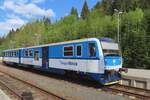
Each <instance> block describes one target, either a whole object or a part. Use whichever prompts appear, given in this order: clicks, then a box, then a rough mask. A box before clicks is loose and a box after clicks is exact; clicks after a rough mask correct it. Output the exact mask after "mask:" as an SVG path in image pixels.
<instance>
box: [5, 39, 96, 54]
mask: <svg viewBox="0 0 150 100" xmlns="http://www.w3.org/2000/svg"><path fill="white" fill-rule="evenodd" d="M92 40H94V41H98V38H85V39H78V40H71V41H64V42H56V43H49V44H44V45H38V46H30V47H24V48H15V49H8V50H3V51H10V50H19V49H25V48H38V47H45V46H50V45H59V44H66V43H72V42H83V41H92Z"/></svg>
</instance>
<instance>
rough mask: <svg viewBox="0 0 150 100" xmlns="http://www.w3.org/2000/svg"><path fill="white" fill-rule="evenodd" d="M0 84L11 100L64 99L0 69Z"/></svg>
mask: <svg viewBox="0 0 150 100" xmlns="http://www.w3.org/2000/svg"><path fill="white" fill-rule="evenodd" d="M0 86H1V88H2V89H3V90H5V91H7V92H8V94H9V96H10V95H11V98H12V99H13V100H65V99H64V98H62V97H60V96H58V95H55V94H53V93H51V92H48V91H45V90H43V89H41V88H40V87H37V86H35V85H33V84H32V82H30V83H29V82H26V81H25V80H20V79H18V78H16V77H13V76H11V75H9V74H8V73H4V72H1V71H0Z"/></svg>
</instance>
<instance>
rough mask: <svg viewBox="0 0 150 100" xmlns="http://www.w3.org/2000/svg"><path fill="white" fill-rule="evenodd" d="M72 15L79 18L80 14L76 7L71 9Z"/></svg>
mask: <svg viewBox="0 0 150 100" xmlns="http://www.w3.org/2000/svg"><path fill="white" fill-rule="evenodd" d="M70 15H73V16H76V17H77V18H78V12H77V9H76V8H75V7H72V8H71V12H70Z"/></svg>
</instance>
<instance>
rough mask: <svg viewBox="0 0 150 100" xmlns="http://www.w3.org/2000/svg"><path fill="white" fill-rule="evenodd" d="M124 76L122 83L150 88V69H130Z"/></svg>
mask: <svg viewBox="0 0 150 100" xmlns="http://www.w3.org/2000/svg"><path fill="white" fill-rule="evenodd" d="M122 76H123V82H122V84H125V85H129V86H134V87H138V88H144V89H149V90H150V70H144V69H128V73H122Z"/></svg>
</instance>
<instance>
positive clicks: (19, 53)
mask: <svg viewBox="0 0 150 100" xmlns="http://www.w3.org/2000/svg"><path fill="white" fill-rule="evenodd" d="M18 57H19V64H21V50H19V51H18Z"/></svg>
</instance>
